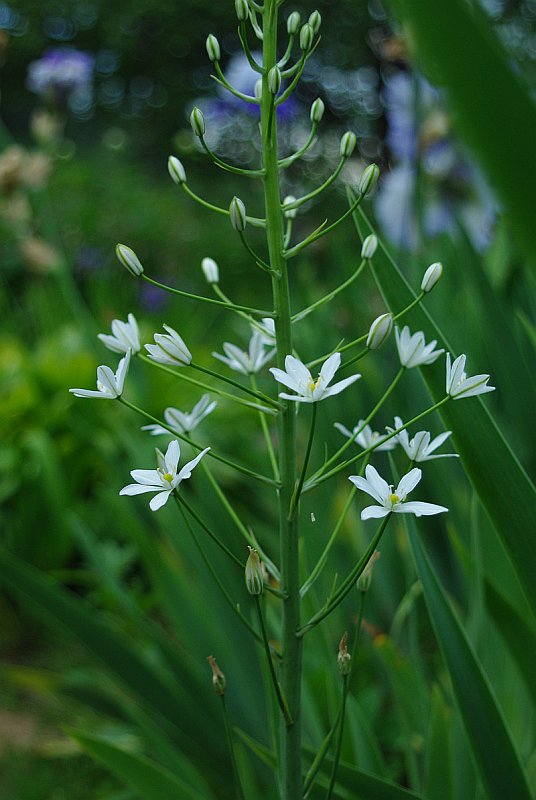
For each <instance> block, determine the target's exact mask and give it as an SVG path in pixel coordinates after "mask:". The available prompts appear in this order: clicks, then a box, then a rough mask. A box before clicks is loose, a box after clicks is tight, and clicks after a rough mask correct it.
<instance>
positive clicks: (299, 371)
mask: <svg viewBox="0 0 536 800" xmlns="http://www.w3.org/2000/svg"><path fill="white" fill-rule="evenodd" d="M340 363H341V354H340V353H333V355H331V356H330V357H329V358H328V359H326V361H324V363H323V364H322V368H321V370H320V374H319V376H318V378H317V379H316V380H314V379H313V376H312V375H311V373H310V372H309V370H308V369H307V367H306V366H305V364H304V363H303V362H301V361H300V359H299V358H295V357H294V356H287V357H286V358H285V369H284V370H282V369H278V368H277V367H272V368H271V369H270V372H271V373H272V375H273V376H274V378H275V379H276V381H277V382H278V383H282V384H283V386H288V388H289V389H292V391H294V392H297V394H285V392H280V393H279V397H283V398H284V399H285V400H294V401H295V402H296V403H316V402H318V401H319V400H324V398H326V397H330V396H331V395H334V394H339V392H342V390H343V389H346V387H347V386H350V384H351V383H353V382H354V381H356V380H357V379H358V378H360V377H361V375H351V376H350V377H349V378H344V380H342V381H339V382H338V383H335V384H334V385H333V386H330V385H329V384H330V383H331V380H332V379H333V376H334V375H335V373H336V372H337V370H338V369H339V366H340Z"/></svg>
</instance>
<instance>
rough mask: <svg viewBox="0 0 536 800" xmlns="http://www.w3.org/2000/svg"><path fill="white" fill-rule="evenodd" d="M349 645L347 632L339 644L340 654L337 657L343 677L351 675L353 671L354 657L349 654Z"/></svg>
mask: <svg viewBox="0 0 536 800" xmlns="http://www.w3.org/2000/svg"><path fill="white" fill-rule="evenodd" d="M347 643H348V633H347V632H346V631H345V632H344V633H343V635H342V637H341V641H340V642H339V654H338V656H337V663H338V665H339V672H340V673H341V675H343V676H344V675H349V674H350V670H351V669H352V666H351V661H352V656H351V655H350V653H349V652H348V647H347V646H346V645H347Z"/></svg>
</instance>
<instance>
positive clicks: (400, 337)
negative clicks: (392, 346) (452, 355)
mask: <svg viewBox="0 0 536 800" xmlns="http://www.w3.org/2000/svg"><path fill="white" fill-rule="evenodd" d="M395 336H396V346H397V348H398V357H399V358H400V363H401V364H402V366H403V367H406V369H411V367H421V366H423V365H425V364H433V362H434V361H435V360H436V359H437V358H439V356H440V355H441V353H444V352H445V351H444V350H443V348H441V349H440V350H434V347H435V346H436V344H437V340H436V339H433V340H432V341H431V342H430V343H429V344H426V341H425V339H424V333H423V332H422V331H417V333H414V334H412V333H411V332H410V329H409V328H408V326H407V325H405V326H404V327H403V328H402V330H401V331H400V330H399V329H398V328H395Z"/></svg>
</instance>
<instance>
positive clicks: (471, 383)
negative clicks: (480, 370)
mask: <svg viewBox="0 0 536 800" xmlns="http://www.w3.org/2000/svg"><path fill="white" fill-rule="evenodd" d="M465 360H466V356H458V358H457V359H456V360H455V361H454V363H453V364H452V366H451V364H450V353H447V394H450V396H451V397H452V399H453V400H459V399H460V398H461V397H472V396H473V395H477V394H485V392H493V391H495V386H488V385H487V384H488V381H489V375H473V376H472V377H471V378H468V377H467V375H466V374H465V371H464V370H465Z"/></svg>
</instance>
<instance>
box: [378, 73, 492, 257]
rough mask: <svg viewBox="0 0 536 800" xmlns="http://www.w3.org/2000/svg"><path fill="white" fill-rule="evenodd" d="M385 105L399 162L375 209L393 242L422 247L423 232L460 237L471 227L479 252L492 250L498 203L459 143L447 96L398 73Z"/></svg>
mask: <svg viewBox="0 0 536 800" xmlns="http://www.w3.org/2000/svg"><path fill="white" fill-rule="evenodd" d="M383 101H384V105H385V109H386V112H385V115H386V120H387V134H386V144H387V146H388V147H389V150H390V151H391V154H392V157H393V160H394V161H395V165H394V166H393V167H392V169H391V171H390V172H389V173H388V174H387V175H386V176H385V177H384V179H383V180H382V184H381V190H380V191H379V192H378V194H377V197H376V206H375V208H376V215H377V218H378V221H379V222H380V225H381V226H382V228H383V230H384V231H385V233H386V234H387V236H388V237H389V239H391V241H392V242H393V243H394V244H396V245H398V246H399V247H402V248H405V249H407V250H416V249H417V248H418V246H419V234H420V233H422V234H423V235H424V236H429V237H434V236H438V235H439V234H442V233H450V234H453V235H456V233H457V232H458V231H459V230H460V228H463V229H465V231H466V233H467V235H468V236H469V238H470V240H471V241H472V243H473V245H474V246H475V248H476V249H477V250H483V249H485V248H486V247H487V245H488V244H489V242H490V239H491V233H492V228H493V224H494V221H495V217H496V213H497V206H496V203H495V201H494V199H493V197H492V195H491V192H490V190H489V188H488V187H487V186H486V184H485V182H484V180H483V178H482V176H481V174H480V173H479V171H478V170H477V168H476V166H475V165H474V164H473V163H472V162H471V161H470V159H469V158H468V157H467V156H466V155H465V153H464V152H463V151H462V150H461V149H460V148H459V146H458V145H457V144H456V142H455V141H454V140H453V138H452V133H451V130H450V121H449V119H448V116H447V114H446V112H445V110H444V109H443V107H442V104H441V95H440V93H439V92H438V91H437V89H435V88H434V87H432V86H431V85H430V84H429V83H427V81H425V80H424V78H421V77H417V78H416V77H412V76H411V75H410V74H408V73H406V72H398V73H396V74H394V75H392V76H390V77H388V78H387V79H386V81H385V90H384V93H383ZM419 208H420V209H421V211H420V213H421V215H422V216H421V219H420V221H419V218H418V213H419V211H418V209H419ZM420 229H421V230H420Z"/></svg>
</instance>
